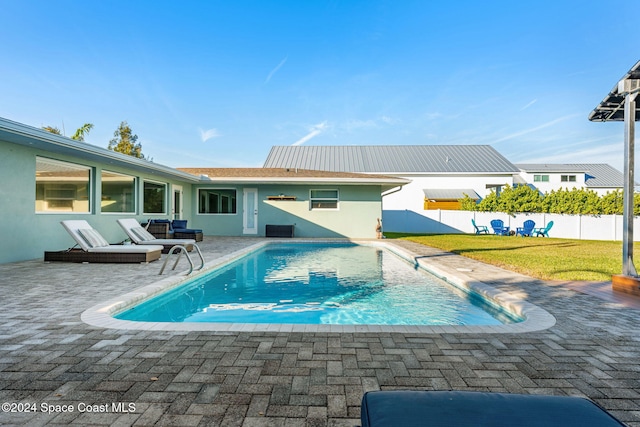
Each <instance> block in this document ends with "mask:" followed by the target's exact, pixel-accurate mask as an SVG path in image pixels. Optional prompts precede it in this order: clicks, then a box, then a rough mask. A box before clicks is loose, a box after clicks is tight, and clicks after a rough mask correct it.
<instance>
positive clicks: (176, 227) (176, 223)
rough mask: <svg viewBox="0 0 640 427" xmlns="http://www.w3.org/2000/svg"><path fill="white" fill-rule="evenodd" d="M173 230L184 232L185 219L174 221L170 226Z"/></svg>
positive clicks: (185, 226)
mask: <svg viewBox="0 0 640 427" xmlns="http://www.w3.org/2000/svg"><path fill="white" fill-rule="evenodd" d="M171 225H172V226H173V229H174V230H184V229H185V228H187V220H186V219H174V220H173V223H172V224H171Z"/></svg>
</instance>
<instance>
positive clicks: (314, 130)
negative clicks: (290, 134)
mask: <svg viewBox="0 0 640 427" xmlns="http://www.w3.org/2000/svg"><path fill="white" fill-rule="evenodd" d="M327 129H329V125H328V124H327V121H326V120H325V121H324V122H322V123H318V124H317V125H313V126H311V129H309V133H308V134H306V135H305V136H303V137H302V138H300V139H299V140H297V141H296V142H294V143H293V144H291V145H294V146H295V145H302V144H304V143H305V142H307V141H309V140H310V139H311V138H315V137H316V136H318V135H320V134H321V133H323V132H325V131H326V130H327Z"/></svg>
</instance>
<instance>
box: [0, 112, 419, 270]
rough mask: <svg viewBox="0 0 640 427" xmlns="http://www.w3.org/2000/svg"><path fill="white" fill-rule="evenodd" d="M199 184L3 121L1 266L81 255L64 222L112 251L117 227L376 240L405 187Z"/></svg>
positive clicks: (385, 180)
mask: <svg viewBox="0 0 640 427" xmlns="http://www.w3.org/2000/svg"><path fill="white" fill-rule="evenodd" d="M207 171H208V173H209V176H208V177H205V176H200V174H201V172H196V173H197V175H194V174H192V173H187V172H185V171H182V170H178V169H174V168H170V167H167V166H163V165H159V164H156V163H153V162H149V161H146V160H142V159H138V158H135V157H132V156H127V155H124V154H121V153H116V152H113V151H110V150H107V149H105V148H100V147H97V146H94V145H91V144H88V143H85V142H79V141H74V140H72V139H69V138H66V137H63V136H60V135H55V134H52V133H49V132H46V131H44V130H42V129H38V128H34V127H31V126H27V125H24V124H21V123H16V122H13V121H10V120H7V119H4V118H0V180H1V181H2V187H0V188H1V189H0V200H1V202H0V218H2V221H0V235H1V236H2V242H3V244H2V245H1V246H0V263H6V262H12V261H20V260H26V259H35V258H42V256H43V253H44V251H45V250H62V249H66V248H69V247H72V246H74V243H75V242H74V241H73V239H72V238H71V237H70V236H69V235H68V234H67V233H66V232H65V230H64V229H63V227H62V226H61V225H60V221H62V220H65V219H70V218H72V219H85V220H87V221H88V222H89V223H90V224H91V225H92V226H93V227H94V228H96V229H97V230H98V231H99V232H100V233H101V234H102V235H103V236H104V237H105V238H106V239H107V240H109V242H111V243H118V242H121V241H123V240H125V238H126V235H125V234H124V232H123V231H122V230H121V229H120V227H119V226H118V225H117V223H116V220H117V219H118V218H136V219H138V220H139V221H141V222H144V221H147V220H148V219H153V218H164V219H174V218H182V219H187V220H188V226H189V227H190V228H200V229H202V230H203V231H204V234H205V235H228V236H243V235H250V236H264V235H265V232H266V227H265V226H266V224H275V225H293V224H295V232H296V236H302V237H354V238H374V237H375V226H376V224H377V218H378V217H380V216H381V212H382V196H381V194H382V192H384V191H387V190H388V189H390V188H400V187H401V186H402V185H404V184H406V183H407V180H404V179H401V178H397V177H385V176H370V175H361V174H341V173H330V174H327V173H322V172H306V171H301V170H298V171H296V170H295V169H294V170H289V171H286V170H281V171H268V170H263V169H246V170H242V169H233V170H231V169H227V170H224V169H223V170H220V169H217V170H216V169H207Z"/></svg>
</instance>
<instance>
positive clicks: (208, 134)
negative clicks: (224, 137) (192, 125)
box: [199, 128, 221, 142]
mask: <svg viewBox="0 0 640 427" xmlns="http://www.w3.org/2000/svg"><path fill="white" fill-rule="evenodd" d="M199 130H200V139H202V142H206V141H208V140H210V139H212V138H218V137H219V136H221V135H220V132H218V129H215V128H212V129H208V130H202V129H199Z"/></svg>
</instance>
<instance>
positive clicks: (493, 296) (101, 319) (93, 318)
mask: <svg viewBox="0 0 640 427" xmlns="http://www.w3.org/2000/svg"><path fill="white" fill-rule="evenodd" d="M321 242H333V243H336V242H349V243H356V244H362V245H369V246H381V247H384V248H386V249H387V250H389V251H391V252H393V253H395V254H396V255H398V256H400V257H401V258H404V259H405V260H407V261H409V262H410V263H413V264H414V265H415V266H416V267H420V268H422V269H424V270H426V271H428V272H429V273H431V274H433V275H435V276H437V277H439V278H440V279H442V280H444V281H446V282H448V283H450V284H451V285H453V286H455V287H457V288H459V289H462V290H463V291H467V290H470V291H473V292H476V293H478V294H479V295H481V296H482V297H484V298H485V299H487V300H489V301H492V302H494V303H495V304H498V305H500V306H502V307H505V308H506V309H507V310H509V311H510V312H512V313H514V314H516V315H518V316H520V317H522V318H523V319H524V320H523V321H521V322H518V323H512V324H502V325H469V326H466V325H443V326H431V325H311V324H270V323H203V322H182V323H172V322H139V321H131V320H120V319H116V318H114V317H112V315H113V314H115V313H117V312H120V311H122V310H124V309H126V308H128V307H132V306H134V305H136V304H139V303H140V302H142V301H144V300H146V299H148V298H151V297H153V296H156V295H158V294H160V293H162V292H165V291H167V290H170V289H173V288H175V287H177V286H180V285H182V284H183V283H185V282H186V281H188V280H191V279H193V278H194V277H197V276H199V275H201V274H206V273H207V272H209V271H211V270H213V269H215V268H218V267H220V266H222V265H224V264H226V263H230V262H232V261H234V260H236V259H238V258H240V257H242V256H244V255H247V254H249V253H251V252H254V251H257V250H259V249H261V248H263V247H264V246H266V245H270V244H273V243H274V241H272V240H265V241H263V242H258V243H255V244H253V245H250V246H247V247H246V248H243V249H241V250H238V251H235V252H232V253H230V254H227V255H225V256H222V257H219V258H216V259H215V260H213V261H209V262H207V263H205V265H204V267H203V268H202V270H199V271H194V272H192V273H191V274H188V275H187V274H183V273H186V271H185V272H181V273H179V275H174V276H170V277H166V278H163V279H160V280H158V281H157V282H155V283H153V284H150V285H146V286H143V287H140V288H138V289H135V290H134V291H131V292H128V293H126V294H124V295H120V296H118V297H115V298H112V299H109V300H108V301H105V302H102V303H99V304H96V305H94V306H93V307H90V308H89V309H87V310H85V311H84V312H83V313H82V315H81V319H82V321H83V322H85V323H87V324H89V325H92V326H97V327H101V328H107V329H121V330H144V331H203V332H204V331H209V332H220V333H225V332H228V333H234V332H332V333H367V332H391V333H418V334H440V333H469V334H488V333H491V334H495V333H523V332H534V331H540V330H544V329H548V328H550V327H552V326H553V325H555V323H556V319H555V317H553V316H552V315H551V314H550V313H549V312H547V311H546V310H544V309H542V308H540V307H538V306H536V305H534V304H531V303H529V302H528V301H526V300H523V299H522V298H520V297H518V296H515V295H512V294H509V293H508V292H503V291H500V290H497V289H495V288H494V287H492V286H489V285H487V284H486V283H484V282H481V281H478V280H475V279H473V278H471V277H470V276H469V275H466V274H465V272H464V271H460V270H457V269H453V268H449V267H446V266H441V265H435V264H433V263H430V262H429V259H428V258H425V257H420V256H418V255H416V254H415V253H413V252H411V251H409V250H407V249H404V248H401V247H399V246H397V245H394V244H393V243H391V242H388V241H380V240H373V241H372V240H357V239H341V240H336V239H331V240H322V239H296V240H295V241H291V243H321ZM276 243H277V242H276Z"/></svg>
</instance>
